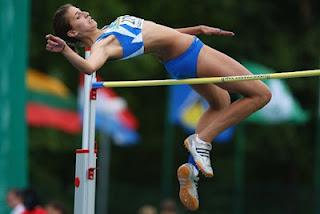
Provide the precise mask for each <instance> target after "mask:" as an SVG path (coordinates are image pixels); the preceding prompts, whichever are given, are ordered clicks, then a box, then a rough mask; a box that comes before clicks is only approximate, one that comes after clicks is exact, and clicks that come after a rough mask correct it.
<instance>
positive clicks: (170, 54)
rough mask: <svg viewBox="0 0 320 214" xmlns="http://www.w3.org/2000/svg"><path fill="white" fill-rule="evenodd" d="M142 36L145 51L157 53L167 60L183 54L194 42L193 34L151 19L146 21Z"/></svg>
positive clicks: (163, 59)
mask: <svg viewBox="0 0 320 214" xmlns="http://www.w3.org/2000/svg"><path fill="white" fill-rule="evenodd" d="M142 37H143V42H144V47H145V53H151V54H154V55H156V56H157V57H158V58H159V59H160V60H162V61H166V60H169V59H172V58H175V57H177V56H179V55H180V54H182V53H183V52H184V51H185V50H186V49H187V48H188V47H189V46H190V44H191V43H192V41H193V38H194V37H193V36H192V35H188V34H183V33H180V32H178V31H176V30H175V29H173V28H169V27H166V26H163V25H160V24H156V23H154V22H151V21H144V23H143V28H142Z"/></svg>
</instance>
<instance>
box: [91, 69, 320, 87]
mask: <svg viewBox="0 0 320 214" xmlns="http://www.w3.org/2000/svg"><path fill="white" fill-rule="evenodd" d="M312 76H320V69H317V70H305V71H292V72H281V73H271V74H256V75H242V76H226V77H208V78H191V79H180V80H176V79H166V80H135V81H109V82H97V83H96V85H94V86H93V87H96V88H99V87H112V88H114V87H143V86H165V85H183V84H206V83H225V82H236V81H247V80H264V79H286V78H297V77H312Z"/></svg>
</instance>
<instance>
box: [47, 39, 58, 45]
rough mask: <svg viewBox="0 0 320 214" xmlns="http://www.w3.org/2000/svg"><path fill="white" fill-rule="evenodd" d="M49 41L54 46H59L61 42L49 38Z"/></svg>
mask: <svg viewBox="0 0 320 214" xmlns="http://www.w3.org/2000/svg"><path fill="white" fill-rule="evenodd" d="M47 43H48V44H50V45H52V46H58V45H59V43H57V42H55V41H53V40H48V41H47Z"/></svg>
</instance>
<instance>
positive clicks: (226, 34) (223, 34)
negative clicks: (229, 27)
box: [219, 29, 235, 36]
mask: <svg viewBox="0 0 320 214" xmlns="http://www.w3.org/2000/svg"><path fill="white" fill-rule="evenodd" d="M219 34H220V35H222V36H234V35H235V34H234V32H231V31H226V30H221V29H220V33H219Z"/></svg>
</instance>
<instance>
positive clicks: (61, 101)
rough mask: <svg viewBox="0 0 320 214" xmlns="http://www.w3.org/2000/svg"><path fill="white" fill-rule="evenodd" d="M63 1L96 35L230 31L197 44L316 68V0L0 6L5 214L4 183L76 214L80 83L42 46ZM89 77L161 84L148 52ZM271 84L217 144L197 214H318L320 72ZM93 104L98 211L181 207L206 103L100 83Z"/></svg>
mask: <svg viewBox="0 0 320 214" xmlns="http://www.w3.org/2000/svg"><path fill="white" fill-rule="evenodd" d="M65 3H72V4H75V5H76V6H78V7H80V8H81V9H83V10H87V11H89V12H90V14H91V16H92V17H93V18H95V19H96V20H97V22H98V23H99V24H100V27H103V26H104V25H106V24H108V23H110V22H112V21H113V20H114V19H115V18H116V17H117V16H120V15H124V14H130V15H134V16H138V17H143V18H144V19H147V20H152V21H155V22H157V23H160V24H164V25H167V26H170V27H174V28H175V27H177V28H178V27H187V26H194V25H199V24H204V25H209V26H214V27H219V28H222V29H225V30H231V31H233V32H235V34H236V36H234V37H232V38H231V37H215V36H203V35H202V36H201V35H200V36H199V37H200V38H201V39H202V40H203V41H204V42H205V43H206V44H208V45H210V46H211V47H214V48H216V49H218V50H220V51H222V52H224V53H226V54H228V55H229V56H231V57H233V58H235V59H237V60H238V61H240V62H241V63H243V64H244V65H245V66H246V67H247V68H248V69H249V70H251V71H252V72H253V73H266V72H280V71H297V70H308V69H317V68H319V64H320V57H319V56H320V54H319V47H320V40H319V38H320V28H319V25H320V13H319V10H320V6H319V5H320V4H319V1H314V0H291V1H288V0H287V1H286V0H285V1H276V0H269V1H265V0H264V1H261V0H244V1H234V0H220V1H218V0H217V1H214V0H203V1H196V0H189V1H186V0H175V1H168V0H162V1H136V0H130V1H128V0H106V1H101V0H91V1H82V0H81V1H80V0H78V1H72V0H70V1H69V2H66V1H62V0H54V1H53V0H48V1H40V0H32V1H31V0H1V1H0V23H1V28H0V29H1V32H0V42H1V43H0V45H1V50H2V55H1V57H0V62H1V67H0V112H1V114H0V136H1V138H0V213H1V214H2V213H3V214H6V213H9V212H10V207H9V205H10V203H8V195H7V193H8V191H9V190H11V189H13V188H18V189H25V188H32V189H33V190H34V191H36V192H37V194H38V196H39V204H40V205H41V206H43V207H45V206H47V205H48V204H50V202H51V201H59V202H61V203H62V204H63V206H64V207H65V209H66V210H67V212H66V213H73V197H74V172H75V152H74V151H75V150H76V149H79V148H81V129H82V124H81V109H82V106H81V103H82V102H81V99H82V84H81V79H82V77H81V75H80V73H79V72H78V71H76V70H75V69H74V68H73V67H72V66H71V65H70V64H69V63H68V62H67V61H66V60H65V59H64V58H63V57H62V56H61V55H60V54H53V53H49V52H47V51H46V50H45V45H46V40H45V35H46V34H48V33H53V29H52V17H53V14H54V12H55V10H56V9H57V8H58V7H59V6H60V5H62V4H65ZM79 51H80V54H82V55H83V54H84V52H83V50H81V49H80V50H79ZM98 75H99V77H100V78H101V79H103V80H106V81H108V80H138V79H165V78H169V76H168V75H167V73H166V72H165V70H164V68H163V67H162V65H161V64H160V63H159V61H158V60H156V59H155V58H153V57H152V56H148V55H146V56H142V57H137V58H134V59H131V60H127V61H114V62H110V63H107V65H105V66H104V67H103V68H102V69H101V70H99V71H98ZM266 83H267V84H268V85H269V86H270V88H271V90H272V92H273V98H272V102H271V103H270V104H269V105H268V106H267V107H266V108H264V109H263V110H261V111H260V112H258V113H256V114H255V115H252V117H250V118H249V119H248V120H246V121H244V122H242V123H241V124H239V125H237V126H235V127H232V128H230V129H228V130H227V131H226V132H224V133H223V134H222V135H220V136H219V137H218V139H217V140H216V142H215V143H214V151H213V155H212V160H213V166H214V168H215V177H214V178H213V179H204V178H203V177H202V178H201V180H200V184H199V194H200V209H199V210H198V211H196V212H194V213H199V214H200V213H201V214H209V213H210V214H212V213H239V214H240V213H259V214H261V213H274V214H276V213H290V214H291V213H320V135H319V133H320V126H319V118H320V117H319V96H320V94H319V93H320V92H319V91H320V83H319V78H298V79H290V80H281V81H280V80H273V81H267V82H266ZM99 96H100V97H99V98H100V99H99V98H98V104H97V124H96V125H97V129H96V141H97V143H98V144H99V147H100V149H99V155H100V157H101V158H100V159H99V160H98V178H97V198H96V200H97V209H96V210H97V211H96V213H98V214H104V213H112V214H114V213H117V214H134V213H138V212H140V213H142V210H143V208H146V207H147V208H150V207H151V208H150V209H151V210H157V211H158V212H159V213H165V211H161V210H164V209H165V208H164V207H168V206H169V207H170V206H171V208H172V207H173V208H172V210H175V211H172V212H171V213H180V214H183V213H189V212H188V211H187V210H185V208H183V206H182V205H181V204H180V202H179V198H178V190H179V188H178V182H177V179H176V169H177V168H178V167H179V166H180V165H181V164H182V163H184V162H186V160H187V152H186V150H185V149H184V148H183V146H182V142H183V140H184V138H185V137H186V136H188V134H190V133H192V131H193V128H194V124H195V123H196V121H197V118H198V116H199V114H200V113H201V112H202V111H203V109H204V108H205V107H206V106H205V104H204V103H203V101H202V100H201V99H200V98H199V97H197V95H196V94H193V93H192V92H190V89H189V88H188V87H186V86H182V87H150V88H145V87H141V88H119V89H112V90H107V89H106V90H101V91H100V92H99ZM232 96H233V97H234V99H236V97H237V95H232ZM99 100H100V101H99ZM168 201H169V202H168ZM168 204H169V205H168ZM150 209H149V210H150ZM144 210H145V209H144ZM167 213H169V212H167Z"/></svg>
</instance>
